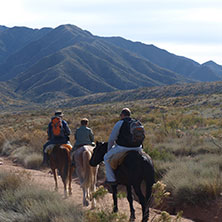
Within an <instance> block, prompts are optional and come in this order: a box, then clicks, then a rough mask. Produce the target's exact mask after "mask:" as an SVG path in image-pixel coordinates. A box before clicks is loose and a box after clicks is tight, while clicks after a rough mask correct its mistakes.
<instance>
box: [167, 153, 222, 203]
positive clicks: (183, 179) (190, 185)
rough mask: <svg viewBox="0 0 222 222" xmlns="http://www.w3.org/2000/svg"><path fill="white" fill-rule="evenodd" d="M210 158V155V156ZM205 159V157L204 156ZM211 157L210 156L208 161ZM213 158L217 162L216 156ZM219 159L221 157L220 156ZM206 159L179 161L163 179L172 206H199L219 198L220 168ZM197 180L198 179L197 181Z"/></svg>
mask: <svg viewBox="0 0 222 222" xmlns="http://www.w3.org/2000/svg"><path fill="white" fill-rule="evenodd" d="M210 156H211V155H210ZM205 158H206V155H205ZM212 158H213V157H212V156H211V158H210V159H212ZM214 158H216V159H217V161H218V160H219V158H217V156H214ZM220 158H221V156H220ZM210 161H211V163H209V162H208V161H207V160H206V159H204V160H203V159H201V158H199V161H198V160H197V159H181V160H180V161H177V162H175V163H174V166H173V167H171V168H170V170H169V171H168V172H167V173H166V174H165V176H164V177H163V182H164V183H165V184H167V189H168V190H169V191H170V192H171V194H172V197H173V199H174V204H178V205H181V204H188V205H196V204H198V205H201V204H203V203H206V202H207V201H211V200H214V199H216V198H217V197H219V196H220V193H221V192H222V177H221V168H220V167H219V165H218V164H216V162H217V161H216V160H215V161H214V163H215V164H212V160H210ZM197 178H198V179H197Z"/></svg>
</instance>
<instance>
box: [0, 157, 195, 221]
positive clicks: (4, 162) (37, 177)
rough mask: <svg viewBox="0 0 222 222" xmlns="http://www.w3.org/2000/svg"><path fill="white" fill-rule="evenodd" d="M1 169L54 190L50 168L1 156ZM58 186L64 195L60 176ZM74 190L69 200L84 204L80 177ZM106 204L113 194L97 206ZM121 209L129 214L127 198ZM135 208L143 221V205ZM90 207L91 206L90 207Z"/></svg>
mask: <svg viewBox="0 0 222 222" xmlns="http://www.w3.org/2000/svg"><path fill="white" fill-rule="evenodd" d="M0 171H9V172H13V173H16V172H23V171H24V172H26V173H28V174H29V175H30V177H31V180H32V182H33V183H36V184H38V185H39V186H41V187H42V188H44V189H48V190H50V191H54V178H53V176H52V175H51V174H50V173H48V172H49V169H45V170H42V171H39V170H30V169H25V168H23V167H21V166H19V165H16V164H14V163H12V161H11V160H9V159H7V158H3V157H1V158H0ZM58 186H59V190H58V191H59V193H61V195H63V184H62V181H61V178H60V177H59V178H58ZM72 191H73V194H72V196H70V197H69V198H68V199H67V201H73V202H75V203H77V204H79V205H82V189H81V188H80V186H79V184H78V179H73V181H72ZM104 206H107V207H108V208H109V209H112V196H111V194H107V195H106V196H105V198H104V199H103V200H102V203H100V202H99V203H97V207H99V208H104ZM118 206H119V211H120V212H122V213H125V214H127V215H128V216H129V204H128V201H127V199H126V198H123V199H120V200H119V204H118ZM134 208H135V211H136V218H137V219H136V222H139V221H141V207H140V205H139V204H138V203H137V202H136V201H134ZM88 209H90V206H89V207H88ZM156 214H157V211H156V210H154V209H150V218H153V216H154V215H156ZM181 221H182V222H192V220H188V219H184V218H183V219H182V220H181Z"/></svg>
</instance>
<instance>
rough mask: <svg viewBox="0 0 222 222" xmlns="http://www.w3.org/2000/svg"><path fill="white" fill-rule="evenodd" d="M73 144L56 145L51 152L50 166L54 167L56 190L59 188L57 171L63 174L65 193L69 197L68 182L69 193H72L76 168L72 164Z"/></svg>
mask: <svg viewBox="0 0 222 222" xmlns="http://www.w3.org/2000/svg"><path fill="white" fill-rule="evenodd" d="M70 151H71V146H70V148H69V147H68V146H67V145H66V144H64V145H54V148H53V150H52V152H51V153H50V157H49V160H50V168H51V169H52V172H53V175H54V179H55V190H56V191H57V190H58V182H57V171H56V169H57V170H58V171H59V174H60V175H61V178H62V182H63V185H64V195H65V198H66V197H67V183H68V182H69V195H72V187H71V182H72V173H73V170H74V168H73V167H72V166H71V156H70Z"/></svg>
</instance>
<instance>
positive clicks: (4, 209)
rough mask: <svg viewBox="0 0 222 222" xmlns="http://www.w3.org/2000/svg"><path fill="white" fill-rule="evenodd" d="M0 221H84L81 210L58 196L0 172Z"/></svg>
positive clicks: (22, 176)
mask: <svg viewBox="0 0 222 222" xmlns="http://www.w3.org/2000/svg"><path fill="white" fill-rule="evenodd" d="M0 209H1V210H0V221H4V222H5V221H10V222H16V221H21V222H23V221H24V222H40V221H42V222H58V221H59V222H83V221H84V214H83V211H82V209H80V208H79V207H77V206H76V205H75V204H70V203H67V202H65V201H64V200H63V199H62V198H61V197H60V195H58V194H56V193H52V192H50V191H46V190H42V189H40V188H38V187H36V186H33V185H31V184H29V183H27V178H25V177H24V175H14V174H11V173H10V174H6V173H2V172H0Z"/></svg>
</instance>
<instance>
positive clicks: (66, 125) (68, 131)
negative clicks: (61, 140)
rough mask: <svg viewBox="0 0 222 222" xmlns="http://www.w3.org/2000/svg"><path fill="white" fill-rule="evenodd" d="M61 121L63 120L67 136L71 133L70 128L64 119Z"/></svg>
mask: <svg viewBox="0 0 222 222" xmlns="http://www.w3.org/2000/svg"><path fill="white" fill-rule="evenodd" d="M62 122H63V127H64V129H65V135H66V136H69V135H70V134H71V130H70V128H69V126H68V124H67V122H66V121H65V120H63V121H62Z"/></svg>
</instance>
